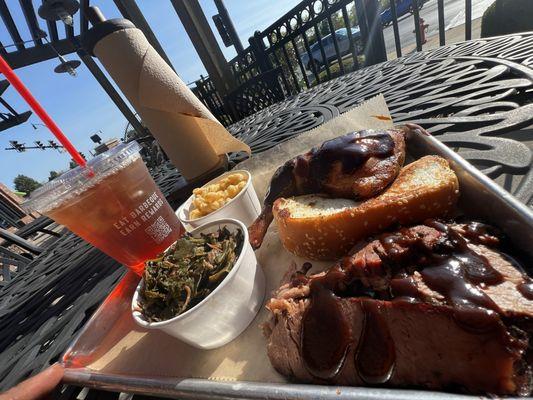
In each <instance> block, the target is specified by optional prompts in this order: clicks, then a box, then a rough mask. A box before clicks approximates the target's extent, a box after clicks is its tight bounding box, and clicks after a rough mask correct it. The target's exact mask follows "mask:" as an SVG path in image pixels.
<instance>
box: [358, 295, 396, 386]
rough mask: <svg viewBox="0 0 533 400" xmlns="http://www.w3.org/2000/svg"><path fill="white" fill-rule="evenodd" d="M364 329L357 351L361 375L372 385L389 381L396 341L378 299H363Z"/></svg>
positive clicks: (394, 356)
mask: <svg viewBox="0 0 533 400" xmlns="http://www.w3.org/2000/svg"><path fill="white" fill-rule="evenodd" d="M361 307H362V308H363V313H364V322H363V329H362V332H361V337H360V339H359V345H358V347H357V350H356V352H355V365H356V369H357V373H358V374H359V377H360V378H361V379H362V380H363V382H365V383H368V384H370V385H373V384H379V383H385V382H387V381H388V380H389V379H390V377H391V376H392V373H393V371H394V363H395V361H396V351H395V349H394V341H393V340H392V337H391V335H390V332H389V328H388V326H387V323H386V322H385V321H384V318H383V315H382V311H381V308H382V307H384V306H383V304H380V303H379V302H376V301H368V300H363V301H362V302H361Z"/></svg>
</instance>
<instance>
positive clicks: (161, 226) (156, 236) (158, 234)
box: [144, 216, 172, 244]
mask: <svg viewBox="0 0 533 400" xmlns="http://www.w3.org/2000/svg"><path fill="white" fill-rule="evenodd" d="M144 231H145V232H146V233H147V234H148V235H150V237H151V238H152V239H153V240H154V242H156V243H157V244H159V243H161V242H162V241H163V240H165V238H166V237H167V236H168V235H169V234H170V232H172V228H170V225H169V224H167V221H165V219H164V218H163V217H162V216H159V217H158V218H157V219H156V220H155V221H154V222H153V223H152V224H151V225H150V226H149V227H148V228H146V229H145V230H144Z"/></svg>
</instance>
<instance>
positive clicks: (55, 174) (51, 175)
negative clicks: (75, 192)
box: [48, 171, 61, 181]
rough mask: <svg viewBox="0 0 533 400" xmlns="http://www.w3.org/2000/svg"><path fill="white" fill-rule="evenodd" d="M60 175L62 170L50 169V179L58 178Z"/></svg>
mask: <svg viewBox="0 0 533 400" xmlns="http://www.w3.org/2000/svg"><path fill="white" fill-rule="evenodd" d="M59 175H61V172H57V171H50V175H49V176H48V181H51V180H52V179H55V178H57V177H58V176H59Z"/></svg>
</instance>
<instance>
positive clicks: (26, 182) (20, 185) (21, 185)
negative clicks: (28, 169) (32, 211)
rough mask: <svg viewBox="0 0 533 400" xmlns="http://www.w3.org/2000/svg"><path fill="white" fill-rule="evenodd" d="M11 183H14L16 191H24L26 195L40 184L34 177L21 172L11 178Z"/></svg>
mask: <svg viewBox="0 0 533 400" xmlns="http://www.w3.org/2000/svg"><path fill="white" fill-rule="evenodd" d="M13 184H14V185H15V190H16V191H17V192H24V193H26V196H28V195H29V194H30V193H31V192H33V191H34V190H35V189H37V188H38V187H40V186H41V184H40V183H39V182H37V181H36V180H35V179H33V178H30V177H29V176H26V175H21V174H19V175H17V176H16V178H15V179H13Z"/></svg>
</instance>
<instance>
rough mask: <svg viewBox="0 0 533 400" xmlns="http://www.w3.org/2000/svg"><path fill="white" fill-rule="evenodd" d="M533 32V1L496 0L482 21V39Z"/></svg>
mask: <svg viewBox="0 0 533 400" xmlns="http://www.w3.org/2000/svg"><path fill="white" fill-rule="evenodd" d="M532 30H533V2H532V1H531V0H496V1H495V2H494V3H492V5H491V6H490V7H489V8H487V10H486V11H485V13H484V14H483V18H482V20H481V37H489V36H498V35H506V34H510V33H517V32H526V31H532Z"/></svg>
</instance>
